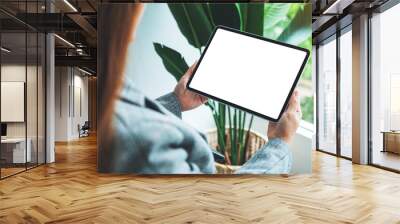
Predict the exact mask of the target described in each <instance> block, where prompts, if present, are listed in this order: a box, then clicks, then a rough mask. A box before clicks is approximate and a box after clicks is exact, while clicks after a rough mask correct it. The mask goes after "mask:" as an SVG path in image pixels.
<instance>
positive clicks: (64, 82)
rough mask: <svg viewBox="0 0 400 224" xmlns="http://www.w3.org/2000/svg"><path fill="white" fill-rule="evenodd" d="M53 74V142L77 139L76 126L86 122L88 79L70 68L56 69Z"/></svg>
mask: <svg viewBox="0 0 400 224" xmlns="http://www.w3.org/2000/svg"><path fill="white" fill-rule="evenodd" d="M55 74H56V77H55V78H56V80H55V86H56V88H55V141H69V140H73V139H77V138H78V137H79V136H78V134H79V133H78V124H80V125H83V124H84V122H85V121H87V120H88V105H89V104H88V78H87V77H86V76H83V75H84V74H83V73H82V72H80V71H79V70H77V69H76V68H72V67H56V71H55ZM80 106H81V108H79V107H80ZM80 109H81V110H82V112H81V113H80Z"/></svg>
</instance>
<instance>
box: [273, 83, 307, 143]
mask: <svg viewBox="0 0 400 224" xmlns="http://www.w3.org/2000/svg"><path fill="white" fill-rule="evenodd" d="M301 115H302V114H301V108H300V102H299V92H298V91H297V90H295V91H294V92H293V94H292V97H291V98H290V101H289V105H288V108H287V110H286V111H285V112H284V113H283V115H282V117H281V119H280V120H279V121H278V122H272V121H270V122H269V124H268V133H267V135H268V139H273V138H280V139H282V140H283V141H284V142H286V143H290V142H291V141H292V139H293V136H294V134H295V133H296V130H297V128H298V127H299V123H300V119H301Z"/></svg>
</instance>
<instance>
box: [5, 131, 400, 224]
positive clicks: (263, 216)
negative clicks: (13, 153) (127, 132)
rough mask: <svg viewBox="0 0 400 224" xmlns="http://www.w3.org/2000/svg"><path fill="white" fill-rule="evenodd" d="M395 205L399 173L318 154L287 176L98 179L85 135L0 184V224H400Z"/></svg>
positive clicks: (93, 149) (398, 202) (92, 147)
mask: <svg viewBox="0 0 400 224" xmlns="http://www.w3.org/2000/svg"><path fill="white" fill-rule="evenodd" d="M399 199H400V175H399V174H396V173H391V172H388V171H384V170H381V169H378V168H374V167H370V166H362V165H355V164H352V163H351V162H350V161H348V160H343V159H339V158H336V157H333V156H330V155H326V154H323V153H320V152H314V154H313V173H312V174H309V175H294V176H289V177H282V176H252V175H250V176H240V177H239V176H228V177H223V176H220V177H213V176H190V175H184V176H135V175H108V174H99V173H97V172H96V138H95V137H89V138H83V139H81V140H79V141H73V142H69V143H59V144H57V146H56V163H54V164H48V165H45V166H41V167H38V168H36V169H32V170H29V171H27V172H25V173H21V174H19V175H16V176H13V177H10V178H7V179H5V180H2V181H0V202H1V203H0V223H400V200H399Z"/></svg>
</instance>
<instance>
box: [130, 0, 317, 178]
mask: <svg viewBox="0 0 400 224" xmlns="http://www.w3.org/2000/svg"><path fill="white" fill-rule="evenodd" d="M154 15H157V16H154ZM134 39H135V41H134V43H133V44H131V45H130V47H129V50H128V61H127V67H126V71H125V73H126V78H127V79H130V80H133V82H134V83H135V84H136V86H137V87H138V88H139V89H140V90H142V91H143V92H144V93H145V94H146V95H147V96H149V97H151V98H157V97H159V96H161V95H163V94H166V93H168V92H171V91H172V90H173V89H174V87H175V85H176V81H175V79H174V78H173V76H172V75H170V74H169V73H168V72H167V71H166V70H165V68H164V65H163V64H162V61H161V59H160V57H159V56H158V55H157V54H156V52H155V50H154V48H153V42H158V43H162V44H164V45H166V46H168V47H170V48H172V49H175V50H177V51H178V52H180V53H182V55H183V56H184V58H185V60H186V62H187V63H188V64H189V65H191V64H193V63H194V62H195V61H196V60H197V59H198V58H199V56H200V54H199V51H198V50H197V49H196V48H193V47H191V46H190V45H189V43H188V42H187V40H186V39H185V37H184V36H183V35H182V34H180V31H179V28H178V26H177V24H176V22H175V20H174V18H173V16H172V15H171V13H170V11H169V10H168V7H167V5H166V4H146V9H145V12H144V14H143V16H142V19H141V22H140V24H139V26H138V29H137V32H136V37H135V38H134ZM183 120H184V121H185V122H187V123H189V124H191V125H192V126H193V127H195V128H197V129H198V130H200V131H202V132H204V131H207V130H209V129H211V128H215V125H214V122H213V119H212V116H211V112H210V110H209V108H208V107H206V106H201V107H199V108H197V109H195V110H192V111H188V112H185V113H184V114H183ZM267 124H268V122H267V121H266V120H264V119H261V118H258V117H255V119H254V125H253V130H255V131H257V132H258V133H260V134H263V135H265V134H266V131H267ZM304 136H307V135H302V134H301V135H299V136H298V137H296V140H295V141H294V143H293V144H292V145H291V149H292V151H293V155H294V169H293V172H295V173H306V172H311V148H312V142H311V137H312V136H311V137H310V141H308V140H304V138H303V137H304Z"/></svg>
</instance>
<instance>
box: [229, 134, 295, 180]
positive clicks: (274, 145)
mask: <svg viewBox="0 0 400 224" xmlns="http://www.w3.org/2000/svg"><path fill="white" fill-rule="evenodd" d="M292 160H293V158H292V152H291V151H290V150H289V147H288V145H287V144H286V143H285V142H284V141H282V140H281V139H279V138H276V139H271V140H270V141H268V143H267V144H265V145H264V146H263V147H261V148H260V149H259V150H258V151H257V152H256V153H255V154H254V155H253V157H251V158H250V159H249V160H248V161H247V162H246V163H245V164H244V165H243V166H242V167H241V168H240V169H238V170H237V171H236V172H235V173H236V174H289V173H290V170H291V168H292Z"/></svg>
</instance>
